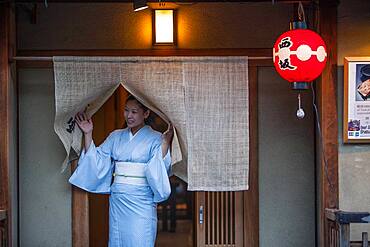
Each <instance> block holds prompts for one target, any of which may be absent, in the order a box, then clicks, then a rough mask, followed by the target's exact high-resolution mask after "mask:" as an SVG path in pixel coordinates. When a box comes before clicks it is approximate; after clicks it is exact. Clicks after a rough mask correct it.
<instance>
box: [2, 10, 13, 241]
mask: <svg viewBox="0 0 370 247" xmlns="http://www.w3.org/2000/svg"><path fill="white" fill-rule="evenodd" d="M9 17H10V4H5V3H0V210H6V211H7V212H8V213H7V217H8V220H6V221H5V222H7V223H6V224H7V226H5V227H6V228H7V230H6V232H7V233H8V234H7V235H8V236H7V239H8V241H7V243H8V246H11V239H10V236H11V235H10V234H11V231H10V227H9V225H10V224H9V222H10V220H9V217H10V210H9V209H10V198H9V127H10V126H9V119H10V118H9V84H10V82H9V70H10V69H9V39H10V38H9V37H10V35H9V30H10V21H9Z"/></svg>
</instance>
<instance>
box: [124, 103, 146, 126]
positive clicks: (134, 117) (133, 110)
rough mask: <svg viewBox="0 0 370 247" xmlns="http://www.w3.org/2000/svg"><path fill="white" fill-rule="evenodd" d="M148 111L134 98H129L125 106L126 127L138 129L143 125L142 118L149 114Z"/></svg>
mask: <svg viewBox="0 0 370 247" xmlns="http://www.w3.org/2000/svg"><path fill="white" fill-rule="evenodd" d="M149 113H150V111H149V110H147V111H144V109H143V108H142V107H141V105H140V104H139V103H138V102H137V101H136V100H129V101H127V103H126V106H125V113H124V115H125V120H126V123H127V127H129V128H131V129H138V128H141V127H142V126H143V125H144V120H145V119H146V118H147V117H148V116H149Z"/></svg>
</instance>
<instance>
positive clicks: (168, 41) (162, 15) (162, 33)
mask: <svg viewBox="0 0 370 247" xmlns="http://www.w3.org/2000/svg"><path fill="white" fill-rule="evenodd" d="M175 26H176V25H175V10H173V9H155V10H154V12H153V44H154V45H161V44H163V45H173V44H175V43H176V27H175Z"/></svg>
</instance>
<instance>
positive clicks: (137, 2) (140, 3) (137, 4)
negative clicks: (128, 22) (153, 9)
mask: <svg viewBox="0 0 370 247" xmlns="http://www.w3.org/2000/svg"><path fill="white" fill-rule="evenodd" d="M146 8H148V5H147V2H146V0H134V11H140V10H143V9H146Z"/></svg>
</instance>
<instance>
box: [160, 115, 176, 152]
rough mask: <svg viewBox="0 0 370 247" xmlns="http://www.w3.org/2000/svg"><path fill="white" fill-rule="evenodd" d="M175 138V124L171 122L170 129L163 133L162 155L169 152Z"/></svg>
mask: <svg viewBox="0 0 370 247" xmlns="http://www.w3.org/2000/svg"><path fill="white" fill-rule="evenodd" d="M172 138H173V125H172V123H171V122H170V123H169V124H168V129H167V130H166V131H165V132H164V133H163V134H162V157H163V158H164V157H165V156H166V154H167V152H168V149H169V147H170V145H171V142H172Z"/></svg>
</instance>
